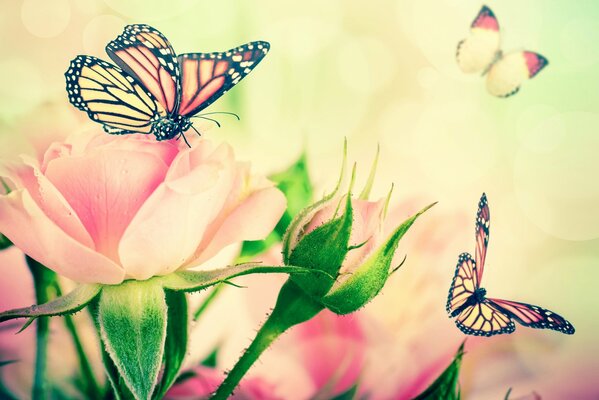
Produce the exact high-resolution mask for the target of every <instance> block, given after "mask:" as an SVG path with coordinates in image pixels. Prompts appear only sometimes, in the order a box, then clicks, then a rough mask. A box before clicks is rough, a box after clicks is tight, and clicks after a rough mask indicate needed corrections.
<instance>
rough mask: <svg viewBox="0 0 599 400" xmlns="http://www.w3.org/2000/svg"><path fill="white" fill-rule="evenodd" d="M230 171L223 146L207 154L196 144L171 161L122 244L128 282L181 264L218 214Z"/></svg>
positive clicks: (229, 183)
mask: <svg viewBox="0 0 599 400" xmlns="http://www.w3.org/2000/svg"><path fill="white" fill-rule="evenodd" d="M223 149H224V150H225V151H223ZM234 166H235V163H234V161H233V155H232V152H231V151H230V148H228V147H226V148H222V147H221V149H217V150H215V151H212V152H207V151H206V147H205V146H202V145H199V146H197V147H195V148H193V149H191V150H190V151H184V152H182V153H181V154H180V155H179V156H178V157H177V158H176V159H175V161H174V162H173V164H172V166H171V169H170V170H169V172H168V174H167V179H166V181H165V183H164V184H161V185H160V186H159V187H158V189H157V190H156V191H155V192H154V193H153V194H152V195H151V196H150V198H148V200H147V201H146V203H145V204H144V205H143V206H142V207H141V209H140V210H139V212H138V213H137V215H136V216H135V218H134V219H133V221H131V224H130V225H129V227H128V228H127V230H126V232H125V234H124V235H123V238H122V240H121V244H120V247H119V254H120V258H121V262H122V265H123V266H124V267H125V269H126V271H127V274H128V276H129V277H132V278H135V279H147V278H149V277H151V276H153V275H164V274H167V273H170V272H172V271H173V270H175V269H177V268H179V267H180V266H181V265H183V263H184V262H185V261H186V260H187V259H188V258H189V257H190V255H191V254H193V252H194V250H195V249H196V248H197V247H198V245H199V243H200V240H201V238H202V236H203V235H204V231H205V230H206V228H207V226H208V225H209V224H210V222H211V221H212V220H213V219H214V218H215V217H216V216H217V215H218V213H219V212H220V210H221V209H222V207H223V204H224V202H225V199H226V198H227V194H228V193H229V191H230V190H231V186H232V183H233V178H234V174H235V171H234Z"/></svg>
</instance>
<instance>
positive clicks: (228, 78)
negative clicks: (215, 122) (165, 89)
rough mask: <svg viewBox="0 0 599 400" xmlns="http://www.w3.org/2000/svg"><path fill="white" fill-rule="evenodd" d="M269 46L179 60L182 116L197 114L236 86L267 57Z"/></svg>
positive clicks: (259, 44) (254, 44)
mask: <svg viewBox="0 0 599 400" xmlns="http://www.w3.org/2000/svg"><path fill="white" fill-rule="evenodd" d="M269 49H270V45H269V44H268V43H267V42H251V43H247V44H244V45H243V46H240V47H237V48H234V49H231V50H229V51H225V52H222V53H191V54H182V55H180V56H179V64H180V65H181V71H182V78H181V87H182V91H181V104H180V106H179V114H181V115H187V116H191V115H194V114H197V113H198V112H200V111H201V110H203V109H204V108H206V107H208V106H209V105H210V104H212V103H213V102H214V101H215V100H216V99H218V98H219V97H220V96H222V95H223V94H224V93H225V92H226V91H227V90H229V89H231V88H232V87H233V86H235V85H236V84H237V83H238V82H239V81H240V80H241V79H243V78H244V77H245V76H246V75H247V74H249V73H250V72H251V71H252V69H254V68H255V67H256V65H258V63H259V62H260V61H262V59H263V58H264V56H266V54H267V53H268V50H269Z"/></svg>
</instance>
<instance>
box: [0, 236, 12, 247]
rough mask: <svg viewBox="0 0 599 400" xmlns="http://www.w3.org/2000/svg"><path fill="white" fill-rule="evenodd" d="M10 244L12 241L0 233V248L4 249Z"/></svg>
mask: <svg viewBox="0 0 599 400" xmlns="http://www.w3.org/2000/svg"><path fill="white" fill-rule="evenodd" d="M10 246H12V242H11V241H10V240H8V238H7V237H6V236H4V235H3V234H1V233H0V250H4V249H7V248H9V247H10Z"/></svg>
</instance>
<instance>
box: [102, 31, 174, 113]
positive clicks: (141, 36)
mask: <svg viewBox="0 0 599 400" xmlns="http://www.w3.org/2000/svg"><path fill="white" fill-rule="evenodd" d="M106 52H107V53H108V55H109V56H110V58H111V59H112V60H113V61H114V62H115V63H116V64H117V65H118V66H120V67H121V68H122V69H123V70H124V71H125V72H126V73H127V74H129V75H131V76H132V77H134V78H135V79H136V80H137V81H138V82H139V83H141V84H142V85H143V86H144V87H145V88H146V89H147V90H148V91H150V93H152V95H153V96H154V98H156V99H157V100H158V101H159V102H160V104H161V105H162V107H163V108H164V109H165V110H166V111H167V112H168V113H169V114H172V113H174V112H175V110H176V109H177V105H178V102H179V97H180V95H179V92H180V85H179V79H180V70H179V63H178V61H177V57H176V55H175V51H174V50H173V48H172V46H171V44H170V43H169V41H168V40H167V39H166V38H165V37H164V35H163V34H162V33H160V32H159V31H158V30H156V29H154V28H152V27H151V26H148V25H139V24H138V25H127V26H126V27H125V29H124V31H123V33H122V34H120V35H119V36H118V37H117V38H116V39H115V40H113V41H112V42H110V43H108V45H107V46H106Z"/></svg>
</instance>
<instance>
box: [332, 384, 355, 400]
mask: <svg viewBox="0 0 599 400" xmlns="http://www.w3.org/2000/svg"><path fill="white" fill-rule="evenodd" d="M357 395H358V385H357V384H356V385H354V386H352V387H351V388H349V389H348V390H347V391H345V392H343V393H341V394H338V395H337V396H335V397H333V398H332V399H331V400H352V399H355V398H356V396H357Z"/></svg>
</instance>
